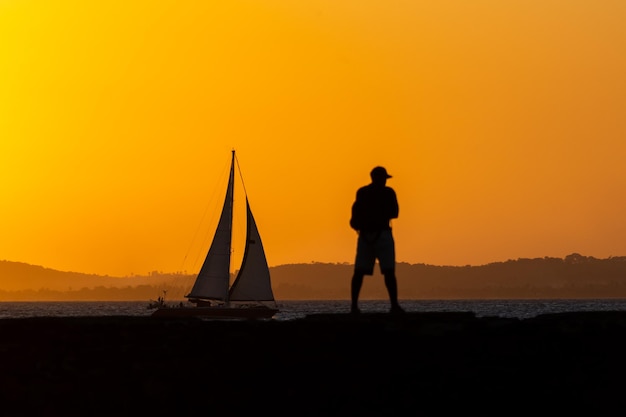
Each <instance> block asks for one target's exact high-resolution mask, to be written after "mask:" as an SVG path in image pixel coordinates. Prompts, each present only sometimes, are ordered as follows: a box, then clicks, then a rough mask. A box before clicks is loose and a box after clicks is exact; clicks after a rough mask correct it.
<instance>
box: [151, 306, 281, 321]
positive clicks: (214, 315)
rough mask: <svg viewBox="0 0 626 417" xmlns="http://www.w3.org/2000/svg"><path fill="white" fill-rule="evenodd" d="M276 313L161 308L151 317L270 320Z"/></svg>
mask: <svg viewBox="0 0 626 417" xmlns="http://www.w3.org/2000/svg"><path fill="white" fill-rule="evenodd" d="M278 311H279V310H278V309H276V308H267V307H249V308H239V307H162V308H158V309H156V310H154V312H153V313H152V314H151V316H152V317H162V318H185V317H197V318H207V319H270V318H272V317H273V316H274V315H275V314H276V313H278Z"/></svg>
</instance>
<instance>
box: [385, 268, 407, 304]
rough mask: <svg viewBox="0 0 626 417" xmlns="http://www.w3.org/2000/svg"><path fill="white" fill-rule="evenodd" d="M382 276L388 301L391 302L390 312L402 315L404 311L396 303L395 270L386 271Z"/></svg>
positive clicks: (396, 284)
mask: <svg viewBox="0 0 626 417" xmlns="http://www.w3.org/2000/svg"><path fill="white" fill-rule="evenodd" d="M383 275H384V276H385V287H387V292H388V293H389V301H390V302H391V312H392V313H404V310H403V309H402V307H400V304H399V303H398V281H397V280H396V271H395V269H392V270H387V271H385V272H383Z"/></svg>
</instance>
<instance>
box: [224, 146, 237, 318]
mask: <svg viewBox="0 0 626 417" xmlns="http://www.w3.org/2000/svg"><path fill="white" fill-rule="evenodd" d="M228 186H229V193H227V195H228V194H230V199H229V201H228V203H229V204H230V210H229V213H230V218H229V219H228V225H229V228H230V230H229V233H228V279H227V280H226V291H225V294H224V303H226V305H227V306H228V305H229V304H230V262H231V255H232V253H233V211H234V201H235V150H234V149H233V150H232V151H231V157H230V176H229V178H228Z"/></svg>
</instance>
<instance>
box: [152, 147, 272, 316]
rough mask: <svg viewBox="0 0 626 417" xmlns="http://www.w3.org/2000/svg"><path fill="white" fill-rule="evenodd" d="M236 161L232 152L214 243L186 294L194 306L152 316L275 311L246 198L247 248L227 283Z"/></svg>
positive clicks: (159, 310)
mask: <svg viewBox="0 0 626 417" xmlns="http://www.w3.org/2000/svg"><path fill="white" fill-rule="evenodd" d="M235 163H236V158H235V151H234V150H233V151H232V156H231V163H230V174H229V178H228V186H227V188H226V197H225V198H224V205H223V207H222V213H221V215H220V219H219V222H218V225H217V229H216V232H215V235H214V236H213V242H212V243H211V246H210V248H209V251H208V253H207V255H206V258H205V260H204V263H203V264H202V268H201V269H200V272H199V273H198V275H197V276H196V280H195V282H194V284H193V287H192V288H191V291H190V292H189V293H188V294H187V295H185V298H187V301H188V303H190V304H192V305H183V303H181V304H180V305H178V306H167V305H165V304H164V303H162V304H161V305H159V306H157V308H156V309H155V311H154V312H153V313H152V317H174V318H176V317H199V318H215V319H219V318H225V319H268V318H272V317H273V316H274V315H275V314H276V313H278V312H279V309H278V305H277V303H276V300H275V299H274V293H273V291H272V284H271V277H270V271H269V267H268V264H267V258H266V256H265V251H264V249H263V244H262V242H261V236H260V234H259V230H258V228H257V225H256V222H255V220H254V216H253V215H252V211H251V210H250V203H249V202H248V196H247V194H246V195H245V197H246V228H247V232H246V241H245V249H244V252H243V259H242V261H241V266H240V268H239V272H238V273H237V276H236V278H235V279H234V281H233V282H232V284H231V283H230V277H231V274H230V267H231V254H232V228H233V202H234V187H235V185H234V183H235ZM237 164H238V162H237ZM244 193H245V187H244Z"/></svg>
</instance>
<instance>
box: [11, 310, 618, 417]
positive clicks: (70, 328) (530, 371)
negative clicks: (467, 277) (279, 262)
mask: <svg viewBox="0 0 626 417" xmlns="http://www.w3.org/2000/svg"><path fill="white" fill-rule="evenodd" d="M625 388H626V312H584V313H566V314H554V315H545V316H539V317H535V318H532V319H526V320H517V319H504V318H476V317H475V316H474V315H473V314H472V313H409V314H407V315H406V316H401V317H394V316H391V315H387V314H373V315H368V314H363V315H361V316H360V317H357V318H355V317H351V316H349V315H342V314H337V315H314V316H309V317H307V318H305V319H301V320H295V321H263V322H254V321H241V322H232V321H227V322H226V321H200V320H157V319H153V318H149V317H101V318H93V317H81V318H30V319H5V320H0V401H1V403H0V412H1V413H2V415H3V416H28V415H37V416H131V415H132V416H151V415H168V416H191V415H194V416H195V415H206V416H244V415H245V416H248V415H268V416H271V415H288V416H294V417H296V416H404V415H408V416H435V415H437V416H440V415H466V416H479V415H498V416H512V415H535V416H536V415H551V416H554V415H573V414H572V413H576V414H578V415H580V414H581V413H582V414H584V415H589V416H591V415H593V416H599V415H624V413H625V412H626V391H625V390H624V389H625Z"/></svg>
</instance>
